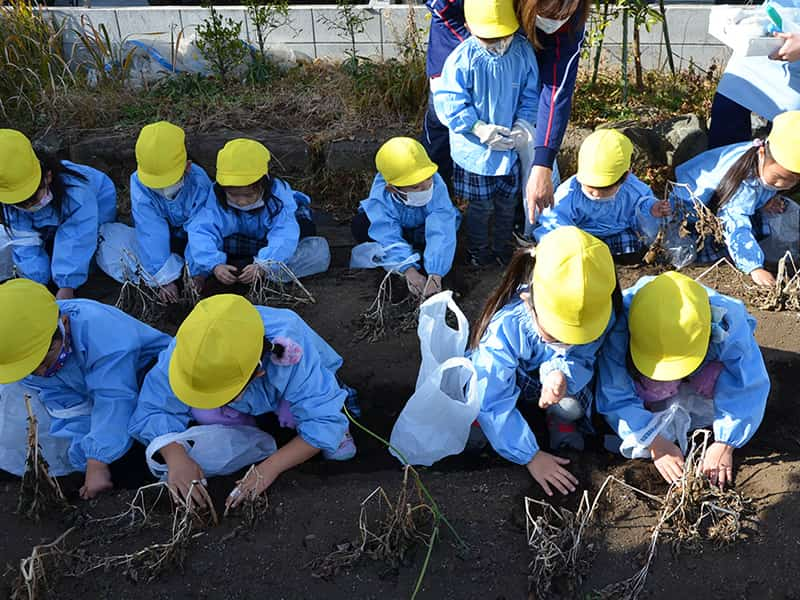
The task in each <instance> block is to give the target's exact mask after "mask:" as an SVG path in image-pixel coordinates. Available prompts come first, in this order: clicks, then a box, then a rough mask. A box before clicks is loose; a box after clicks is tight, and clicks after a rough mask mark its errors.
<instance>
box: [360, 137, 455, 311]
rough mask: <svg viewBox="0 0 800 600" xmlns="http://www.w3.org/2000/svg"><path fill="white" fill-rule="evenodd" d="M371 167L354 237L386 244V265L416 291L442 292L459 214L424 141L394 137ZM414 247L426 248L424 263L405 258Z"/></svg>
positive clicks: (417, 292) (450, 265) (426, 295)
mask: <svg viewBox="0 0 800 600" xmlns="http://www.w3.org/2000/svg"><path fill="white" fill-rule="evenodd" d="M375 166H376V168H377V169H378V174H377V175H375V180H374V181H373V182H372V189H371V190H370V194H369V198H367V199H366V200H364V201H363V202H362V203H361V206H360V208H359V212H358V214H357V215H356V216H355V217H354V218H353V222H352V230H353V237H355V239H356V241H357V242H358V243H359V244H361V243H364V242H367V241H370V240H373V241H376V242H378V243H379V244H381V245H382V246H383V247H384V248H386V253H385V259H384V263H385V264H387V268H390V267H388V265H391V266H392V267H393V268H396V269H397V271H399V272H400V273H402V274H403V276H404V277H405V279H406V283H407V284H408V289H409V290H410V291H411V293H412V294H414V295H415V296H420V297H422V298H427V297H428V296H431V295H433V294H436V293H438V292H441V291H442V278H443V277H444V276H445V275H447V273H449V272H450V269H451V268H452V266H453V256H454V255H455V251H456V231H457V229H458V225H459V221H460V219H461V214H460V213H459V212H458V210H457V209H456V207H455V206H453V203H452V202H451V201H450V194H449V193H448V191H447V186H446V185H445V183H444V181H443V180H442V178H441V177H440V176H439V174H438V173H437V172H436V170H437V167H436V165H435V164H433V163H432V162H431V159H430V158H428V154H427V153H426V152H425V148H423V147H422V144H420V143H419V142H417V141H416V140H412V139H411V138H407V137H396V138H392V139H391V140H389V141H388V142H386V143H385V144H384V145H383V146H381V148H380V150H378V153H377V154H376V155H375ZM415 247H418V248H419V247H424V248H425V254H424V268H423V265H422V264H420V262H418V261H417V262H409V258H410V257H411V256H412V254H413V253H414V248H415ZM395 265H400V266H397V267H394V266H395ZM420 269H423V270H424V272H425V273H426V274H427V277H426V276H425V275H423V274H422V273H420Z"/></svg>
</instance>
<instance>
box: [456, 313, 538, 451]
mask: <svg viewBox="0 0 800 600" xmlns="http://www.w3.org/2000/svg"><path fill="white" fill-rule="evenodd" d="M523 344H524V341H523V340H522V336H521V333H520V332H519V331H514V329H513V327H507V326H506V321H505V320H500V321H499V322H494V323H491V324H490V326H489V330H488V331H487V333H486V334H485V335H484V337H483V339H482V340H481V343H480V345H479V346H478V348H477V349H476V350H475V351H474V352H473V353H472V356H471V359H472V364H473V365H475V370H476V372H477V383H476V385H477V386H478V387H477V393H478V395H479V397H480V399H481V410H480V412H479V413H478V423H479V424H480V426H481V430H482V431H483V433H484V434H485V435H486V437H487V438H488V440H489V442H490V443H491V444H492V447H493V448H494V449H495V450H496V451H497V453H498V454H500V456H502V457H503V458H505V459H506V460H509V461H511V462H513V463H517V464H519V465H526V464H528V463H529V462H530V461H531V459H533V457H534V456H535V454H536V453H537V452H538V451H539V444H538V443H537V441H536V436H535V435H534V434H533V431H531V428H530V427H529V426H528V423H527V421H525V418H524V417H523V416H522V413H520V412H519V410H518V409H517V399H518V397H519V392H520V389H519V386H518V385H517V375H516V373H517V366H518V364H519V355H520V352H519V349H520V348H521V347H522V345H523Z"/></svg>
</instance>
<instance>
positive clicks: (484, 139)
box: [472, 121, 514, 150]
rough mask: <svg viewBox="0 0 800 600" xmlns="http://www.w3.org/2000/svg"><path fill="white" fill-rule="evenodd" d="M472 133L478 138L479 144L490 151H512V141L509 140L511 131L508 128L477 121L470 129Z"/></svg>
mask: <svg viewBox="0 0 800 600" xmlns="http://www.w3.org/2000/svg"><path fill="white" fill-rule="evenodd" d="M472 133H474V134H475V135H476V136H478V139H479V140H480V141H481V144H484V145H486V146H489V148H491V149H492V150H513V149H514V140H513V139H512V138H511V130H510V129H509V128H508V127H502V126H501V125H491V124H489V123H484V122H483V121H478V122H477V123H475V126H474V127H473V128H472Z"/></svg>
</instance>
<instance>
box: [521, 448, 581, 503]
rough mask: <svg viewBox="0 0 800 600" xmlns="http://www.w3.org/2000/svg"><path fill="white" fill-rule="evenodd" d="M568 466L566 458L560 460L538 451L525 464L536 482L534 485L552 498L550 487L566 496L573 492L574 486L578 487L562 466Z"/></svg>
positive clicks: (573, 477) (572, 476)
mask: <svg viewBox="0 0 800 600" xmlns="http://www.w3.org/2000/svg"><path fill="white" fill-rule="evenodd" d="M568 464H569V459H568V458H561V457H560V456H554V455H552V454H548V453H547V452H545V451H544V450H539V451H538V452H537V453H536V454H534V455H533V459H531V462H529V463H528V464H527V467H528V472H529V473H530V474H531V475H532V476H533V478H534V479H535V480H536V483H538V484H539V485H540V486H542V489H543V490H544V493H545V494H547V495H548V496H552V495H553V490H552V489H550V486H553V487H554V488H556V489H557V490H558V491H559V492H561V493H562V494H564V495H566V494H569V493H570V492H574V491H575V489H576V487H575V486H577V485H578V480H577V479H576V478H575V476H574V475H573V474H572V473H570V472H569V471H567V470H566V469H565V468H564V467H563V466H562V465H568Z"/></svg>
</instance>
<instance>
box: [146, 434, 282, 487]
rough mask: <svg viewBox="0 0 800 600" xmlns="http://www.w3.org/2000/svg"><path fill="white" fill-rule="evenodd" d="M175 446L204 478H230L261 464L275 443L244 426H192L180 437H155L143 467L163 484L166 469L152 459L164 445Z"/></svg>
mask: <svg viewBox="0 0 800 600" xmlns="http://www.w3.org/2000/svg"><path fill="white" fill-rule="evenodd" d="M172 442H177V443H179V444H181V445H182V446H183V447H184V448H186V452H187V453H188V454H189V458H191V459H192V460H193V461H194V462H196V463H197V464H198V465H199V466H200V468H201V469H202V470H203V474H205V475H206V477H215V476H217V475H230V474H231V473H235V472H236V471H239V470H240V469H244V468H245V467H249V466H250V465H252V464H254V463H257V462H260V461H262V460H264V459H265V458H266V457H268V456H270V455H271V454H274V453H275V451H276V450H277V449H278V447H277V446H276V444H275V439H274V438H273V437H272V436H271V435H270V434H268V433H267V432H265V431H261V430H260V429H259V428H258V427H249V426H246V425H235V426H233V425H196V426H195V427H190V428H189V429H187V430H186V431H183V432H181V433H167V434H165V435H161V436H158V437H157V438H156V439H154V440H153V441H152V442H150V444H148V446H147V450H145V456H146V457H147V466H148V467H150V471H151V472H152V473H153V475H154V476H156V477H160V478H161V479H162V480H165V479H166V477H167V465H165V464H162V463H159V462H157V461H156V460H155V459H154V458H153V456H154V455H155V453H156V452H158V451H159V450H161V448H163V447H164V446H166V445H167V444H171V443H172Z"/></svg>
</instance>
